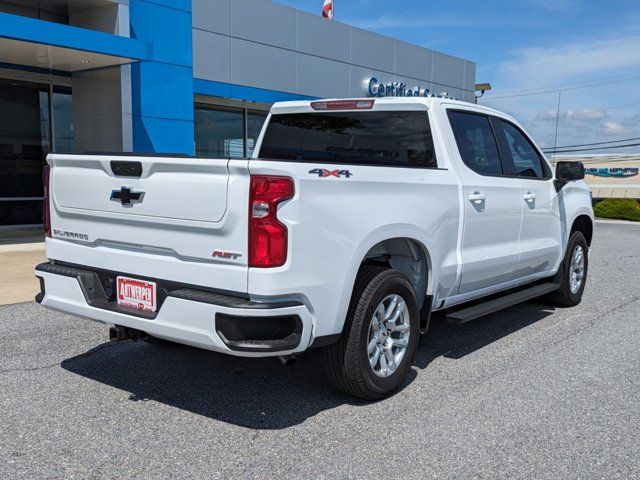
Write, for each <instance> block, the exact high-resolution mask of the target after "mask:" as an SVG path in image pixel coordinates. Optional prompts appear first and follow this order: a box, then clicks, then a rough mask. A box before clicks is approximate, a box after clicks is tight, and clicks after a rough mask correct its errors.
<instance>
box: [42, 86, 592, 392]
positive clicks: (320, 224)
mask: <svg viewBox="0 0 640 480" xmlns="http://www.w3.org/2000/svg"><path fill="white" fill-rule="evenodd" d="M47 162H48V165H49V167H48V170H47V171H46V177H47V187H48V190H47V202H46V206H47V207H48V208H47V210H46V211H45V217H46V218H45V220H46V230H47V234H48V238H47V239H46V250H47V257H48V258H49V262H48V263H44V264H42V265H39V266H38V267H37V268H36V275H37V277H39V278H40V283H41V293H39V294H38V296H37V297H36V299H37V301H38V302H40V303H41V304H42V305H43V306H45V307H48V308H52V309H55V310H59V311H62V312H65V313H70V314H72V315H77V316H81V317H86V318H89V319H92V320H96V321H98V322H103V323H106V324H112V325H114V326H113V327H112V328H111V330H110V333H111V337H112V339H113V340H121V339H143V338H160V339H164V340H170V341H174V342H179V343H183V344H187V345H192V346H196V347H201V348H205V349H209V350H213V351H216V352H222V353H227V354H231V355H238V356H247V357H266V356H279V357H281V359H282V360H283V362H284V363H291V362H292V361H293V359H295V357H296V356H297V355H299V354H301V353H302V352H304V351H306V350H308V349H313V348H319V349H320V351H319V352H318V354H319V357H320V359H321V363H322V365H323V366H324V368H325V370H326V372H327V377H328V379H329V381H330V383H332V384H333V385H334V386H335V387H337V388H338V389H340V390H342V391H344V392H346V393H348V394H351V395H355V396H358V397H361V398H365V399H377V398H382V397H384V396H385V395H388V394H390V393H391V392H393V391H394V390H395V389H397V388H398V386H399V385H400V384H401V383H402V382H403V380H404V378H405V376H406V374H407V372H408V370H409V368H410V367H411V358H412V355H413V354H414V352H415V350H416V346H417V343H418V337H419V333H421V332H422V333H425V332H426V331H427V328H428V325H429V319H430V315H431V312H433V311H437V310H444V311H445V313H446V319H447V320H448V321H449V322H453V323H463V322H466V321H469V320H472V319H474V318H478V317H480V316H483V315H486V314H488V313H491V312H494V311H497V310H499V309H501V308H505V307H507V306H510V305H513V304H515V303H518V302H522V301H526V300H528V299H531V298H534V297H538V296H542V295H546V296H547V298H548V299H550V300H551V301H552V302H555V304H556V305H559V306H563V307H568V306H573V305H576V304H577V303H579V302H580V299H581V296H582V292H583V290H584V287H585V281H586V275H587V268H588V252H589V246H590V243H591V239H592V236H593V211H592V208H591V200H590V195H589V190H588V188H587V186H586V184H585V183H584V182H583V181H582V179H583V178H584V168H583V166H582V164H580V163H575V162H567V163H560V164H558V165H557V167H556V168H555V172H554V171H553V170H552V168H551V165H550V164H549V163H548V162H547V161H546V159H545V158H544V155H543V154H542V153H541V152H540V150H539V149H538V148H537V147H536V146H535V144H534V143H533V142H532V141H531V139H530V138H529V136H528V135H527V134H526V133H525V132H524V129H523V128H522V127H521V126H520V125H519V124H518V122H516V121H515V120H514V119H513V118H511V117H509V116H507V115H505V114H503V113H500V112H498V111H495V110H492V109H489V108H486V107H482V106H478V105H473V104H469V103H464V102H458V101H455V100H451V99H447V98H388V99H356V100H322V101H312V102H309V101H306V102H285V103H278V104H275V105H274V106H273V108H272V110H271V112H270V115H269V117H268V118H267V121H266V123H265V125H264V128H263V130H262V133H261V134H260V138H259V139H258V141H257V144H256V149H255V154H254V156H253V157H252V158H251V159H227V158H224V159H207V158H190V157H186V156H184V157H181V156H164V155H156V156H144V155H108V154H103V155H58V154H54V155H49V157H48V159H47Z"/></svg>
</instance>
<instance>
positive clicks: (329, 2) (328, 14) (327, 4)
mask: <svg viewBox="0 0 640 480" xmlns="http://www.w3.org/2000/svg"><path fill="white" fill-rule="evenodd" d="M322 16H323V17H324V18H328V19H329V20H333V0H324V5H322Z"/></svg>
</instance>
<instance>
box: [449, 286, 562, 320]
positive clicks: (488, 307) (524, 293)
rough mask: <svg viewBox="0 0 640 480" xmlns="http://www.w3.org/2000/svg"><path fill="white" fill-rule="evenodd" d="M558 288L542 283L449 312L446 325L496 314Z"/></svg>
mask: <svg viewBox="0 0 640 480" xmlns="http://www.w3.org/2000/svg"><path fill="white" fill-rule="evenodd" d="M559 288H560V284H558V283H543V284H541V285H536V286H534V287H530V288H527V289H526V290H520V291H518V292H515V293H511V294H509V295H505V296H504V297H498V298H496V299H493V300H489V301H488V302H484V303H480V304H478V305H473V306H472V307H468V308H465V309H463V310H458V311H457V312H451V313H449V314H448V315H447V316H446V320H447V323H452V324H455V325H460V324H462V323H467V322H470V321H471V320H475V319H476V318H480V317H484V316H485V315H489V314H490V313H493V312H497V311H499V310H502V309H504V308H507V307H511V306H513V305H517V304H518V303H522V302H526V301H527V300H531V299H532V298H536V297H540V296H541V295H545V294H547V293H550V292H555V291H556V290H558V289H559Z"/></svg>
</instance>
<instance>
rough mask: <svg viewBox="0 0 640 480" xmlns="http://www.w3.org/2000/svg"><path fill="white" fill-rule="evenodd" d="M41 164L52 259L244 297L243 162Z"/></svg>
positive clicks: (53, 159)
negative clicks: (46, 174)
mask: <svg viewBox="0 0 640 480" xmlns="http://www.w3.org/2000/svg"><path fill="white" fill-rule="evenodd" d="M47 161H48V163H49V164H50V165H51V167H52V169H51V186H50V189H51V199H52V200H51V226H52V239H51V240H50V241H48V242H47V254H48V256H49V258H50V259H54V260H57V261H61V262H68V263H73V264H76V265H83V266H95V267H98V268H102V269H111V270H120V271H123V272H125V273H128V274H134V275H135V274H137V275H141V276H145V277H157V278H164V279H167V280H172V281H177V282H182V283H186V284H190V285H201V286H205V287H210V288H216V289H221V290H230V291H243V292H244V291H246V282H247V280H246V278H247V268H248V267H247V258H246V254H245V252H246V248H247V235H248V234H247V215H248V190H249V172H248V168H247V161H246V160H234V161H229V160H226V159H203V158H187V157H182V158H181V157H174V158H171V157H144V156H140V157H137V156H126V157H125V156H122V157H118V156H109V155H58V154H55V155H49V157H48V159H47ZM232 207H233V208H232ZM214 252H217V253H214ZM221 253H222V254H221ZM230 253H231V254H230ZM176 277H179V278H176Z"/></svg>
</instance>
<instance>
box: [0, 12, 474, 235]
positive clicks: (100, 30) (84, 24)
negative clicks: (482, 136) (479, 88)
mask: <svg viewBox="0 0 640 480" xmlns="http://www.w3.org/2000/svg"><path fill="white" fill-rule="evenodd" d="M321 5H322V1H321V0H318V9H319V10H320V7H321ZM406 13H407V15H410V14H411V12H406ZM474 84H475V64H474V63H473V62H470V61H467V60H464V59H460V58H456V57H452V56H450V55H446V54H444V53H440V52H436V51H433V50H429V49H426V48H422V47H418V46H415V45H411V44H408V43H405V42H402V41H399V40H395V39H393V38H389V37H385V36H382V35H378V34H375V33H372V32H369V31H366V30H362V29H359V28H355V27H352V26H349V25H346V24H343V23H339V22H335V21H330V20H327V19H324V18H322V17H321V16H320V15H312V14H309V13H306V12H302V11H300V10H296V9H294V8H290V7H287V6H284V5H281V4H278V3H275V2H271V1H268V0H10V1H9V0H7V1H0V111H1V113H2V115H0V229H6V228H10V227H15V226H19V225H20V226H21V225H34V224H39V223H41V211H42V196H43V186H42V179H41V172H42V167H43V165H44V158H45V156H46V154H47V153H49V152H58V153H68V152H88V151H92V152H98V151H99V152H144V153H151V152H157V153H180V154H187V155H195V156H203V157H243V156H249V155H250V154H251V153H252V150H253V145H254V143H255V141H256V138H257V135H258V133H259V131H260V128H261V126H262V123H263V122H264V119H265V117H266V113H267V112H268V109H269V107H270V105H271V104H272V103H273V102H277V101H282V100H299V99H313V98H319V97H323V98H326V97H338V98H344V97H367V96H393V95H396V96H397V95H401V96H409V95H411V96H413V95H419V96H424V95H429V94H443V93H445V92H446V94H447V95H449V96H451V97H454V98H458V99H462V100H467V101H473V100H474Z"/></svg>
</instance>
